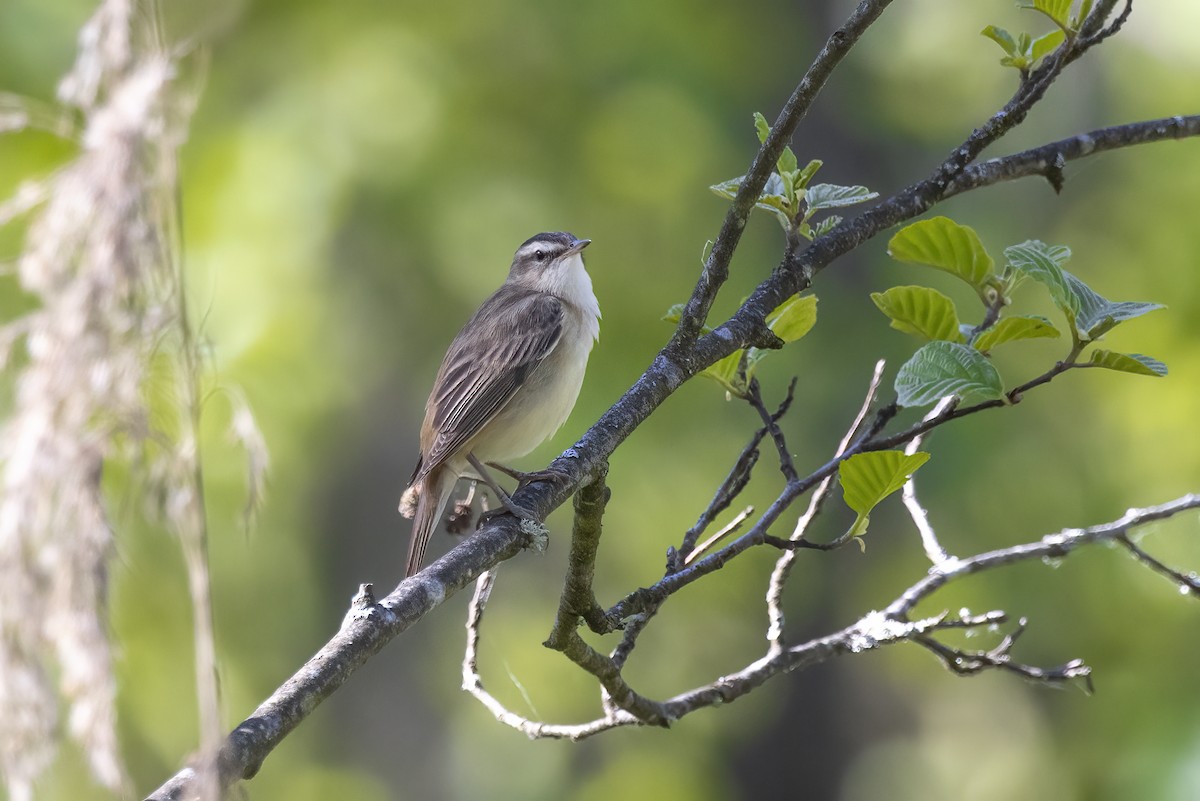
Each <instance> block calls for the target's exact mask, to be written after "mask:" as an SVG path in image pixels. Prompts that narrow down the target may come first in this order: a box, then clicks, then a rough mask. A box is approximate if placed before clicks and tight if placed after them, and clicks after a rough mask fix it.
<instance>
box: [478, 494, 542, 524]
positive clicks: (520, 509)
mask: <svg viewBox="0 0 1200 801" xmlns="http://www.w3.org/2000/svg"><path fill="white" fill-rule="evenodd" d="M500 500H501V503H502V504H503V505H502V506H501V507H500V508H499V509H489V510H487V511H486V512H480V513H479V522H477V523H476V524H475V527H476V528H482V527H483V524H484V523H486V522H487V521H489V520H491V519H492V518H493V517H498V516H500V515H508V514H511V515H514V516H516V517H517V518H518V519H520V520H530V521H533V522H535V523H536V522H538V516H537V514H536V513H535V512H534V511H533V510H532V509H529V508H527V507H525V506H522V505H521V504H519V503H517V502H515V501H514V500H513V499H512V498H511V497H510V498H501V499H500Z"/></svg>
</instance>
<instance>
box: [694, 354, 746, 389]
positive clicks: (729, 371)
mask: <svg viewBox="0 0 1200 801" xmlns="http://www.w3.org/2000/svg"><path fill="white" fill-rule="evenodd" d="M741 365H742V351H741V350H735V351H734V352H733V353H731V354H729V355H728V356H726V357H725V358H724V359H721V360H720V361H719V362H717V363H716V364H712V365H709V366H708V367H706V368H704V371H703V372H702V373H700V375H702V376H704V377H705V378H710V379H712V380H713V381H716V382H717V383H718V384H720V385H721V386H722V387H724V388H725V391H726V392H728V393H730V394H732V395H736V396H737V397H739V398H741V397H745V395H746V390H747V387H746V382H745V381H744V380H743V377H742V374H741V369H740V368H741Z"/></svg>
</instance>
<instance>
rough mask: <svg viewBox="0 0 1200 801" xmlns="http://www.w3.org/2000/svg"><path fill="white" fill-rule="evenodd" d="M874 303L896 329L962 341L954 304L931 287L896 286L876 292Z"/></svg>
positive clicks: (924, 335) (872, 298)
mask: <svg viewBox="0 0 1200 801" xmlns="http://www.w3.org/2000/svg"><path fill="white" fill-rule="evenodd" d="M871 300H873V301H875V305H876V306H878V307H879V310H880V311H881V312H883V313H884V314H886V315H887V316H888V317H889V318H890V319H891V321H892V328H895V329H896V330H897V331H903V332H904V333H906V334H916V335H917V336H919V337H924V338H925V339H945V340H949V341H951V342H962V341H963V338H962V334H960V333H959V328H958V326H959V323H958V311H957V310H956V309H955V308H954V301H952V300H950V298H948V297H946V296H945V295H943V294H942V293H941V292H938V291H937V290H936V289H931V288H929V287H927V286H894V287H892V288H891V289H889V290H888V291H886V292H872V293H871Z"/></svg>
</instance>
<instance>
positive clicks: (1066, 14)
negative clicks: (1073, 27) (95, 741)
mask: <svg viewBox="0 0 1200 801" xmlns="http://www.w3.org/2000/svg"><path fill="white" fill-rule="evenodd" d="M1074 3H1075V0H1033V2H1032V3H1024V4H1022V6H1021V7H1022V8H1031V9H1033V10H1034V11H1040V12H1042V13H1043V14H1045V15H1046V16H1047V17H1049V18H1050V19H1052V20H1054V23H1055V24H1056V25H1058V26H1059V27H1060V28H1063V29H1064V30H1065V29H1066V28H1067V27H1068V26H1069V25H1070V23H1071V6H1072V5H1074Z"/></svg>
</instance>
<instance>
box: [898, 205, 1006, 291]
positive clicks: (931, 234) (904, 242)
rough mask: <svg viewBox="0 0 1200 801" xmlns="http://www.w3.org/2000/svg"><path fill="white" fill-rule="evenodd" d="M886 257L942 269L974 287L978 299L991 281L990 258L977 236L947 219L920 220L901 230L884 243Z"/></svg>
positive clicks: (971, 230) (963, 226)
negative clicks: (886, 252) (886, 249)
mask: <svg viewBox="0 0 1200 801" xmlns="http://www.w3.org/2000/svg"><path fill="white" fill-rule="evenodd" d="M888 254H889V255H891V257H892V258H893V259H896V260H897V261H902V262H908V263H910V264H924V265H927V266H929V267H934V268H936V269H938V270H945V271H946V272H948V273H950V274H951V275H956V276H958V277H959V278H961V279H963V280H964V281H966V282H967V283H968V284H970V285H971V286H973V287H975V289H976V291H978V292H979V294H980V295H981V296H982V295H983V294H984V289H985V287H986V286H987V285H988V283H989V282H990V281H991V279H992V278H994V274H993V272H992V266H993V262H992V257H991V256H989V255H988V252H987V251H986V250H985V249H984V247H983V243H982V242H980V241H979V235H978V234H976V233H975V231H974V230H973V229H971V228H968V227H967V226H965V225H959V224H958V223H956V222H954V221H953V220H951V219H950V218H948V217H934V218H933V219H929V220H921V221H920V222H915V223H913V224H912V225H909V226H906V227H904V228H902V229H901V230H900V232H899V233H897V234H896V235H895V236H893V237H892V241H891V242H888Z"/></svg>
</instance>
